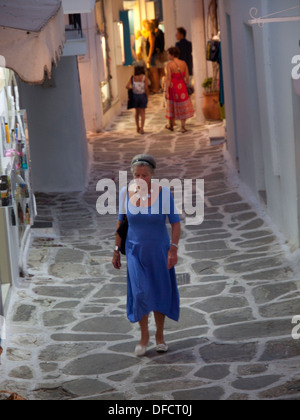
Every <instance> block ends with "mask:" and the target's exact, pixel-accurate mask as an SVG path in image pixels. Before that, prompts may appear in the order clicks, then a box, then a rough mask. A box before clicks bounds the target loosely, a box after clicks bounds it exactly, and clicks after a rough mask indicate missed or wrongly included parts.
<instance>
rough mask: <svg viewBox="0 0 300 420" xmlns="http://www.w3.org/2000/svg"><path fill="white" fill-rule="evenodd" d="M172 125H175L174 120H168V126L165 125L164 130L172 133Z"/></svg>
mask: <svg viewBox="0 0 300 420" xmlns="http://www.w3.org/2000/svg"><path fill="white" fill-rule="evenodd" d="M174 125H175V119H170V120H169V124H167V125H166V128H167V129H168V130H171V131H173V130H174Z"/></svg>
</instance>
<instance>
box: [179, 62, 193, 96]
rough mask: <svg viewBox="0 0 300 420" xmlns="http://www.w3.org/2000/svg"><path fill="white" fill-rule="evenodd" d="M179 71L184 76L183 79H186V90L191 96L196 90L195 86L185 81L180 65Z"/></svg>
mask: <svg viewBox="0 0 300 420" xmlns="http://www.w3.org/2000/svg"><path fill="white" fill-rule="evenodd" d="M178 71H179V73H180V74H181V78H182V80H183V81H184V84H185V86H186V90H187V93H188V95H189V96H191V95H192V94H193V93H194V92H195V89H194V88H193V86H191V85H187V84H186V83H185V80H184V78H183V75H182V73H181V70H180V68H179V67H178Z"/></svg>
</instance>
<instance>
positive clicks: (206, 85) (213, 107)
mask: <svg viewBox="0 0 300 420" xmlns="http://www.w3.org/2000/svg"><path fill="white" fill-rule="evenodd" d="M202 87H203V89H204V94H203V96H204V98H203V107H202V112H203V115H204V117H205V118H206V119H207V120H221V110H220V105H219V101H220V92H219V89H218V88H217V86H216V83H214V79H213V78H212V77H209V78H207V79H205V80H204V82H203V83H202Z"/></svg>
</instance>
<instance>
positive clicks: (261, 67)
mask: <svg viewBox="0 0 300 420" xmlns="http://www.w3.org/2000/svg"><path fill="white" fill-rule="evenodd" d="M219 6H220V20H221V31H222V33H221V35H222V50H223V52H224V54H223V68H224V78H225V102H226V120H227V133H228V139H227V140H228V150H229V152H230V155H231V157H232V160H233V162H235V163H236V166H237V168H238V169H239V171H240V177H241V180H242V181H243V182H244V183H245V184H246V185H247V186H248V187H250V189H251V191H252V192H253V193H254V195H255V196H257V197H259V198H260V199H261V201H262V204H263V205H264V206H265V207H266V209H267V212H268V214H269V215H270V216H271V218H272V220H273V221H274V223H275V224H276V225H277V226H278V228H279V229H280V230H281V231H282V232H283V233H284V235H285V236H286V237H287V239H288V241H289V242H290V244H291V246H292V247H299V245H300V236H299V228H300V226H299V218H300V206H299V195H300V97H299V87H298V90H297V86H296V85H297V83H299V82H298V81H296V80H294V79H293V76H292V71H293V72H294V78H296V74H298V75H299V71H298V73H297V70H298V69H299V66H298V68H296V64H297V62H298V61H297V59H296V58H294V57H295V56H297V55H298V56H299V55H300V49H299V40H300V18H299V16H300V2H299V0H243V1H242V2H241V1H240V0H220V2H219ZM260 17H263V18H264V19H265V20H264V21H260V22H257V21H255V18H260ZM293 58H294V64H293V63H292V60H293ZM299 62H300V57H299ZM297 92H298V93H297Z"/></svg>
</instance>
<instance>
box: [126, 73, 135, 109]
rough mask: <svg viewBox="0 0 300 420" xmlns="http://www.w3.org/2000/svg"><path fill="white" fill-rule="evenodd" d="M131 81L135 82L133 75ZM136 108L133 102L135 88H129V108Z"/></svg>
mask: <svg viewBox="0 0 300 420" xmlns="http://www.w3.org/2000/svg"><path fill="white" fill-rule="evenodd" d="M131 82H132V83H133V77H132V78H131ZM132 108H134V104H133V88H130V89H128V102H127V109H132Z"/></svg>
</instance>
